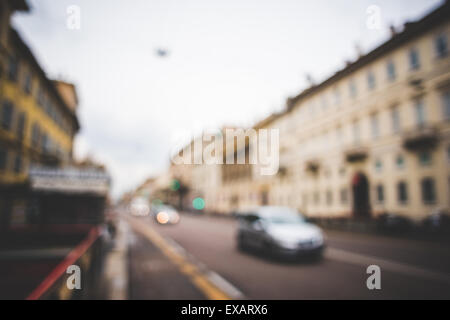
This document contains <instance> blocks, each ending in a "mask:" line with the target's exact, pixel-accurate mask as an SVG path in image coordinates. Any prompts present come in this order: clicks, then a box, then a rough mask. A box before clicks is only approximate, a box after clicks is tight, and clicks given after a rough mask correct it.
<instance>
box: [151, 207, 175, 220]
mask: <svg viewBox="0 0 450 320" xmlns="http://www.w3.org/2000/svg"><path fill="white" fill-rule="evenodd" d="M152 211H153V213H154V218H155V221H156V222H157V223H158V224H161V225H170V224H177V223H178V222H180V214H179V213H178V211H177V210H176V209H175V208H174V207H172V206H168V205H160V206H157V207H154V208H153V209H152Z"/></svg>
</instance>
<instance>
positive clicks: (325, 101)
mask: <svg viewBox="0 0 450 320" xmlns="http://www.w3.org/2000/svg"><path fill="white" fill-rule="evenodd" d="M321 104H322V109H323V110H326V109H327V108H328V102H327V98H326V97H325V95H322V98H321Z"/></svg>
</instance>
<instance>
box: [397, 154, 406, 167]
mask: <svg viewBox="0 0 450 320" xmlns="http://www.w3.org/2000/svg"><path fill="white" fill-rule="evenodd" d="M395 165H396V167H397V168H398V169H404V168H405V158H403V156H402V155H399V156H397V158H396V159H395Z"/></svg>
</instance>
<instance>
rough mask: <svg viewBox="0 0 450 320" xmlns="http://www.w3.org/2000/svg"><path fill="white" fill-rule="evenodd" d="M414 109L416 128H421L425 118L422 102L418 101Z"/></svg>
mask: <svg viewBox="0 0 450 320" xmlns="http://www.w3.org/2000/svg"><path fill="white" fill-rule="evenodd" d="M414 109H415V113H416V124H417V126H418V127H423V126H424V125H425V122H426V118H425V106H424V104H423V101H422V100H418V101H416V102H415V104H414Z"/></svg>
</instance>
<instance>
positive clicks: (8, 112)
mask: <svg viewBox="0 0 450 320" xmlns="http://www.w3.org/2000/svg"><path fill="white" fill-rule="evenodd" d="M13 112H14V109H13V105H12V103H11V102H9V101H5V102H3V108H2V128H3V129H5V130H11V128H12V121H13Z"/></svg>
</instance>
